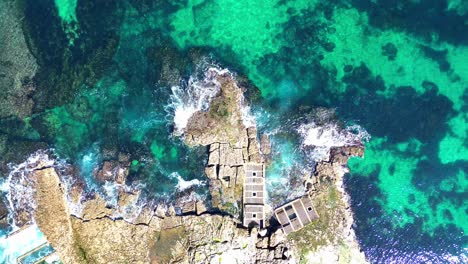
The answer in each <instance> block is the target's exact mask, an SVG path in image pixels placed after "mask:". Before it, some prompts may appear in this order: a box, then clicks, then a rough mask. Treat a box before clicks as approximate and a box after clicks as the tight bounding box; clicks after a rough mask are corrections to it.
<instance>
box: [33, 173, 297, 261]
mask: <svg viewBox="0 0 468 264" xmlns="http://www.w3.org/2000/svg"><path fill="white" fill-rule="evenodd" d="M32 179H33V181H34V183H35V189H36V200H37V208H36V209H35V211H34V217H35V219H36V222H37V224H38V226H39V228H40V229H41V231H42V232H43V233H44V235H45V236H46V237H47V239H48V241H49V242H50V243H51V244H52V246H53V247H54V248H55V249H56V250H57V252H58V254H59V255H60V257H61V260H62V261H63V263H221V260H223V259H224V260H227V259H229V260H233V261H236V262H237V263H246V264H247V263H267V262H269V263H288V262H289V261H290V259H289V260H288V256H289V253H288V252H289V251H288V247H287V245H285V244H284V241H283V239H282V238H281V234H279V233H278V232H279V231H278V232H276V233H274V234H272V235H271V236H269V235H267V234H263V236H262V235H261V234H259V233H258V232H257V230H256V229H253V230H252V231H248V230H247V229H244V228H238V225H239V222H238V221H237V220H235V219H234V218H232V217H230V216H221V215H212V214H208V213H205V214H202V215H186V216H175V215H172V216H167V214H166V215H162V214H161V212H159V211H160V207H157V208H153V207H145V208H143V210H142V211H141V213H140V215H139V217H137V218H135V220H132V221H129V220H124V219H120V218H119V219H113V218H112V214H113V212H111V211H112V210H111V209H109V208H108V207H107V206H106V204H105V203H103V202H102V201H103V200H102V199H100V198H99V197H98V196H96V197H95V198H93V199H91V200H90V201H88V202H87V203H85V204H84V207H85V208H84V211H85V212H86V214H84V215H83V217H77V216H73V215H70V210H69V208H68V205H67V200H66V197H67V195H66V190H65V189H64V188H63V185H62V182H61V181H60V177H59V175H58V174H57V172H56V171H55V169H54V168H53V167H46V168H37V169H35V170H34V171H33V172H32Z"/></svg>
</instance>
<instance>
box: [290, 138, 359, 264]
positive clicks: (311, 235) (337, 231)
mask: <svg viewBox="0 0 468 264" xmlns="http://www.w3.org/2000/svg"><path fill="white" fill-rule="evenodd" d="M363 152H364V148H363V147H362V146H352V147H341V148H334V149H332V150H331V152H330V159H329V161H322V162H319V163H317V165H316V167H315V175H314V176H313V177H311V178H310V179H307V181H306V182H305V184H306V187H307V189H308V193H309V195H310V196H311V198H312V200H313V202H314V206H315V210H316V211H317V214H318V215H319V216H320V217H319V218H318V219H317V220H315V221H313V222H312V223H310V224H309V225H307V226H306V227H304V228H303V229H301V230H299V231H297V232H295V233H292V234H290V235H289V237H288V240H289V241H290V242H291V243H292V244H293V245H294V247H292V248H293V249H295V250H296V254H298V255H300V253H299V252H300V251H303V252H307V253H305V254H304V253H302V257H303V258H305V261H307V263H367V262H366V259H365V256H364V253H363V252H361V250H360V248H359V245H358V243H357V241H356V238H355V235H354V231H353V229H352V224H353V216H352V212H351V210H350V208H349V206H350V205H349V198H348V196H347V194H346V192H345V191H344V189H343V176H344V174H345V173H346V172H347V167H346V165H347V162H348V159H349V158H350V157H351V156H362V155H363Z"/></svg>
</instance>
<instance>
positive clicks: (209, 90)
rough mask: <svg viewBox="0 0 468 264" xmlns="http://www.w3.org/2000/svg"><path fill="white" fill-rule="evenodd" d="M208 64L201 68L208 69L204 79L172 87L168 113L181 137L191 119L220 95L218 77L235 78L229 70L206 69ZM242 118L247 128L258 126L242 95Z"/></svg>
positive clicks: (194, 79) (195, 78)
mask: <svg viewBox="0 0 468 264" xmlns="http://www.w3.org/2000/svg"><path fill="white" fill-rule="evenodd" d="M206 64H207V63H206V62H204V63H202V65H201V66H199V68H207V70H205V72H204V74H203V78H201V79H199V78H197V77H196V76H191V77H190V78H189V80H188V82H187V84H185V85H179V86H173V87H171V91H172V94H171V96H170V100H169V104H168V106H167V107H166V111H168V112H169V113H170V115H171V116H172V117H173V123H174V128H175V129H174V134H175V135H177V136H180V135H182V134H183V133H184V129H185V128H186V127H187V124H188V121H189V119H190V118H191V117H192V116H193V114H194V113H195V112H198V111H200V110H202V111H206V110H207V109H208V108H209V106H210V103H211V101H212V99H213V98H214V97H215V96H216V95H217V94H218V93H219V91H220V88H221V84H220V83H219V82H218V80H217V78H218V76H222V75H226V74H227V75H230V76H231V77H232V78H234V76H233V73H231V72H230V71H229V70H228V69H222V68H220V67H218V66H214V65H212V66H211V67H206ZM240 102H241V106H240V107H241V115H242V116H241V117H242V122H243V124H244V126H245V127H254V126H256V122H255V117H254V116H253V115H252V113H251V111H250V107H249V106H248V105H247V104H246V103H245V99H244V96H243V95H241V98H240Z"/></svg>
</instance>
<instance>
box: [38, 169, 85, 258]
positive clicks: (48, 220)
mask: <svg viewBox="0 0 468 264" xmlns="http://www.w3.org/2000/svg"><path fill="white" fill-rule="evenodd" d="M32 178H33V180H34V182H35V189H36V197H35V199H36V201H37V210H36V211H35V213H34V218H35V220H36V223H37V225H38V226H39V228H40V229H41V230H42V231H43V232H44V234H45V236H46V237H47V240H48V241H49V242H50V244H51V245H52V246H53V247H54V248H55V249H57V251H58V252H59V254H60V257H61V259H62V261H63V262H64V263H82V262H84V261H85V258H84V256H83V255H82V254H81V253H80V250H79V246H78V247H77V246H76V239H75V237H74V230H73V227H72V221H71V217H70V212H69V210H68V207H67V202H66V198H65V195H64V194H65V191H64V189H63V186H62V183H61V181H60V179H59V176H58V175H57V173H56V172H55V169H54V168H47V167H46V168H38V169H36V170H35V171H34V172H33V173H32Z"/></svg>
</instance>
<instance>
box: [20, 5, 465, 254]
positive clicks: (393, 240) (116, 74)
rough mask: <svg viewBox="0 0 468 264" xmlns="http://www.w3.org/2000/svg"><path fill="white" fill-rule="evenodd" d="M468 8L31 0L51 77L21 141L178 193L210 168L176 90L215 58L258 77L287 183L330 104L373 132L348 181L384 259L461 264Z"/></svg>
mask: <svg viewBox="0 0 468 264" xmlns="http://www.w3.org/2000/svg"><path fill="white" fill-rule="evenodd" d="M467 10H468V8H467V6H466V3H464V2H463V1H427V0H426V1H424V0H421V1H396V0H387V1H366V0H354V1H351V0H350V1H328V2H322V1H302V0H294V1H255V2H251V1H231V0H220V1H214V0H211V1H203V0H193V1H178V2H174V3H172V4H163V3H151V1H139V2H137V1H135V2H132V1H121V2H110V1H108V2H106V1H98V2H95V3H93V2H92V1H87V0H79V1H55V3H46V2H42V1H27V5H26V7H25V14H26V22H25V26H26V27H25V28H26V30H27V31H26V33H27V34H28V36H29V38H30V41H31V42H32V43H34V45H35V47H36V50H37V57H38V60H39V62H40V64H41V66H42V70H41V72H40V73H39V74H38V76H37V77H36V80H35V81H36V83H37V85H38V89H37V90H38V92H36V94H35V95H34V99H35V100H36V102H37V103H36V105H35V109H34V114H33V115H32V116H31V117H29V118H26V119H24V120H19V121H18V122H19V123H21V125H19V126H20V128H21V129H18V130H16V132H12V133H11V137H15V136H16V137H17V136H19V134H20V136H21V137H22V138H27V139H28V140H31V141H34V142H46V143H47V144H48V145H50V146H54V147H55V148H56V150H57V152H58V153H59V155H61V156H62V157H65V158H70V160H71V161H72V162H75V163H76V164H79V165H80V166H81V169H82V174H83V175H84V176H85V177H86V176H88V177H89V175H90V173H89V171H90V166H92V164H93V162H94V163H95V162H99V161H100V160H104V159H107V158H112V157H110V156H108V155H110V154H108V153H113V152H116V151H121V152H126V153H129V154H130V156H131V160H134V161H135V162H134V163H133V164H134V166H133V167H132V173H131V175H130V179H131V180H143V181H144V182H145V183H146V184H147V190H146V191H147V192H148V193H149V194H150V195H154V196H156V197H158V196H165V195H167V194H170V193H171V192H172V191H173V188H174V187H175V185H176V184H177V182H176V180H175V179H174V178H171V177H169V175H170V174H171V173H173V172H177V173H179V174H180V175H181V176H182V177H183V178H184V179H186V180H190V179H195V178H197V179H203V177H204V176H203V163H202V162H200V160H204V159H206V153H205V152H204V150H203V149H188V148H187V147H185V146H184V145H183V144H182V143H181V141H180V139H178V138H177V137H173V136H172V130H173V127H172V116H171V113H170V111H169V112H168V111H167V108H165V106H167V105H168V104H169V100H170V95H171V90H170V87H171V85H174V83H176V84H177V83H178V82H179V79H183V80H185V81H186V80H187V79H188V77H189V76H190V75H195V73H196V70H195V69H196V67H195V66H196V64H197V59H196V58H197V57H200V56H211V57H212V58H213V60H214V61H216V62H218V63H221V64H222V65H223V66H225V67H228V68H229V69H230V70H232V71H235V72H237V73H238V74H240V75H242V76H245V77H247V78H248V80H249V82H248V85H249V88H248V91H247V94H248V95H249V98H250V99H251V103H252V104H253V109H254V112H255V111H257V110H258V111H260V109H262V111H263V112H262V113H263V114H261V115H260V116H261V117H263V118H264V119H266V121H265V120H259V128H260V130H261V131H265V132H270V133H271V132H272V131H277V130H279V131H280V133H277V134H275V135H274V136H273V139H272V141H273V143H275V145H274V149H275V148H276V150H277V155H276V156H275V157H274V160H275V163H274V164H273V166H272V167H270V169H269V172H270V174H271V175H272V179H277V180H278V181H280V180H281V179H282V178H284V177H285V173H286V174H287V173H288V171H289V172H290V171H294V170H296V171H297V170H301V167H302V169H304V168H305V169H309V170H310V167H311V166H313V162H312V161H311V160H310V157H309V156H308V155H307V152H303V151H300V150H297V149H298V144H300V139H299V138H298V135H297V133H296V130H297V128H298V126H299V125H300V124H301V123H304V122H306V121H307V118H304V117H305V116H307V115H309V114H310V112H312V109H314V108H316V107H319V106H323V107H328V108H334V109H336V112H337V116H336V118H337V119H339V120H341V121H343V122H344V123H350V124H358V125H360V126H361V127H362V128H364V129H365V130H367V132H368V133H369V134H370V135H371V137H372V138H371V140H370V141H369V142H368V143H366V148H367V149H366V154H365V157H364V158H363V159H360V158H354V159H352V160H351V161H350V164H349V165H350V169H351V173H350V175H348V176H347V178H346V186H347V190H348V192H349V193H350V195H351V198H352V208H353V210H354V212H355V216H356V227H355V229H356V233H357V236H358V239H359V240H360V243H361V244H362V246H363V249H364V251H365V252H366V255H367V256H368V257H369V259H370V260H371V261H372V262H375V263H386V262H392V261H397V262H405V263H420V262H431V261H432V262H434V263H439V262H440V263H444V262H447V261H448V260H447V258H448V256H454V257H455V258H458V259H459V260H460V256H461V255H462V254H465V255H466V254H467V252H466V251H467V250H466V248H467V246H468V236H467V235H466V232H467V230H468V219H467V215H468V201H467V198H466V193H467V192H468V189H467V188H468V185H467V177H468V176H467V173H468V127H467V125H466V124H467V123H468V122H467V121H468V120H467V119H468V111H467V109H468V105H467V95H468V92H467V91H468V89H467V88H468V26H467V24H466V21H468V11H467ZM44 17H46V18H48V19H44ZM51 39H52V40H53V41H50V40H51ZM15 133H16V134H15ZM87 157H89V158H90V159H87ZM87 162H88V163H89V162H91V163H89V164H88V163H87ZM279 196H281V194H279ZM465 258H466V256H465Z"/></svg>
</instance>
